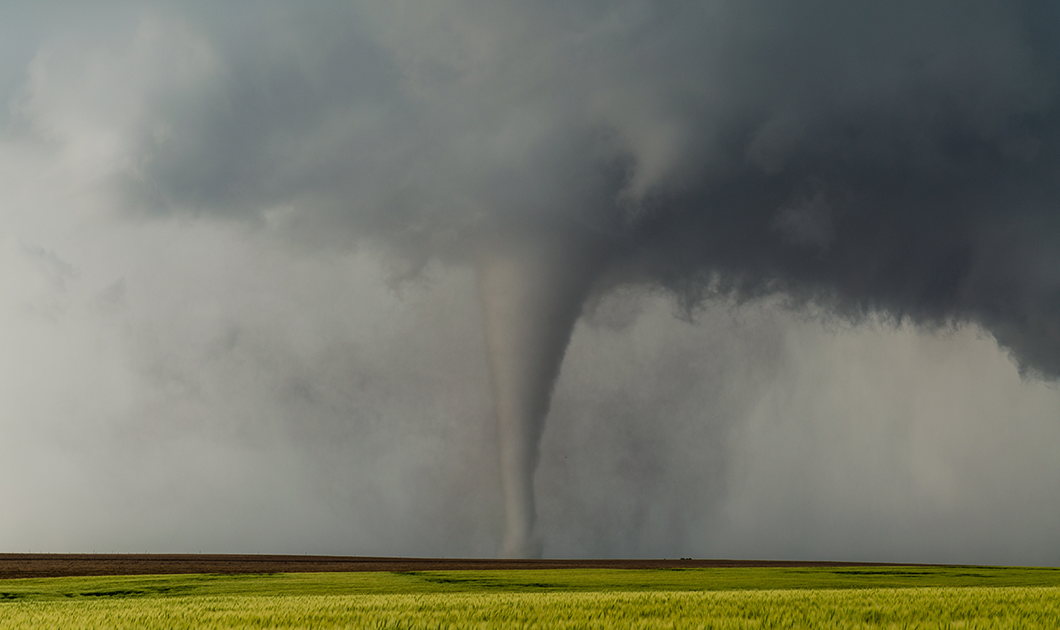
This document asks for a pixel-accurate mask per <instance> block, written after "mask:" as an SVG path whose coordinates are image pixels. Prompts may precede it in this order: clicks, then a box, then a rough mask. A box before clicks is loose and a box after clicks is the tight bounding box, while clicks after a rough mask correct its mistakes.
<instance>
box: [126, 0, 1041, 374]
mask: <svg viewBox="0 0 1060 630" xmlns="http://www.w3.org/2000/svg"><path fill="white" fill-rule="evenodd" d="M188 15H189V16H190V17H188V18H187V19H189V20H190V23H191V24H193V27H194V28H196V29H198V30H199V32H201V33H205V34H206V35H205V37H206V38H207V40H208V41H209V43H210V46H211V47H212V50H213V51H214V53H215V54H216V55H217V57H218V59H219V63H218V65H217V68H216V70H214V71H212V72H210V73H206V74H205V75H204V77H203V78H202V79H201V81H198V82H197V83H195V84H194V85H193V86H192V87H190V88H186V89H183V90H182V91H181V92H180V93H175V94H165V93H163V94H162V96H159V97H158V98H157V99H156V101H155V102H154V103H153V106H152V107H153V108H152V109H151V117H152V118H151V119H150V120H151V122H152V124H154V125H155V126H156V127H157V125H158V123H160V122H161V123H165V125H164V126H166V128H167V129H169V130H170V131H169V132H168V133H165V134H157V133H155V134H152V133H147V132H146V131H145V132H143V133H140V134H139V135H137V136H136V137H137V138H138V141H137V142H138V149H137V153H136V155H137V156H138V159H137V166H136V168H135V169H132V170H131V171H129V172H127V173H126V175H125V176H124V177H125V189H126V191H127V193H128V194H130V195H132V196H133V198H134V199H136V200H137V201H138V202H139V203H138V204H137V205H141V203H143V202H147V205H149V206H150V207H153V208H155V209H156V210H159V211H166V212H174V211H180V212H192V213H196V214H210V215H220V216H244V217H248V218H253V219H255V220H270V219H269V217H270V216H271V217H272V218H271V220H272V221H273V222H274V223H276V224H279V225H282V226H283V227H284V228H285V229H289V230H292V231H293V232H294V233H296V234H298V235H300V237H302V238H311V239H324V240H330V241H332V242H338V243H347V242H353V241H355V240H357V239H359V238H369V239H377V240H378V239H380V238H382V239H385V240H386V241H387V242H389V243H390V244H391V245H393V246H394V247H395V250H396V251H399V252H401V253H402V254H403V255H405V256H406V257H407V258H408V259H409V261H410V263H411V266H410V267H409V269H410V270H413V271H414V270H415V269H416V268H418V266H419V265H420V264H422V263H423V261H425V260H427V259H429V258H432V257H443V258H450V259H452V258H457V259H459V258H460V257H461V256H462V254H461V252H463V251H466V250H467V248H466V245H467V244H468V243H469V242H471V243H473V242H475V241H476V240H477V239H479V238H480V236H481V234H483V233H488V232H492V231H495V230H496V229H501V230H504V229H505V227H504V226H505V225H508V224H514V225H524V224H526V222H528V221H529V222H540V221H546V222H548V223H551V224H559V225H564V224H577V225H580V226H581V227H580V228H579V229H585V228H587V229H588V230H590V231H593V232H596V233H597V234H598V236H600V237H602V238H604V239H606V240H607V241H608V242H610V243H611V246H612V248H613V251H614V252H615V253H616V255H615V256H614V257H613V261H614V262H613V264H612V271H611V272H610V274H609V275H608V276H607V277H609V278H610V279H611V281H613V282H614V281H625V280H636V281H646V282H651V283H660V284H662V285H664V286H666V287H669V288H670V289H673V290H674V291H675V292H677V294H678V295H680V296H681V297H682V298H683V299H685V300H686V302H688V303H690V304H694V303H696V302H697V301H698V300H700V299H702V298H704V297H707V296H710V295H716V294H735V295H736V296H753V295H759V294H766V293H773V292H784V293H788V294H791V295H792V296H794V297H795V298H796V300H812V301H815V302H818V303H821V304H825V305H827V306H829V307H834V309H835V310H837V311H839V312H842V313H844V314H849V315H852V316H855V317H858V316H862V315H864V314H867V313H870V312H883V313H885V314H887V315H889V316H893V317H894V318H895V319H896V320H901V319H905V318H908V319H911V320H913V321H916V322H921V323H929V324H946V323H950V322H957V321H972V322H977V323H980V324H982V325H983V326H984V327H986V328H987V329H988V330H990V331H991V332H992V333H993V334H994V335H995V336H996V337H997V338H998V339H999V341H1000V342H1001V343H1002V344H1004V345H1005V346H1006V347H1007V348H1010V349H1011V351H1012V352H1013V355H1014V357H1015V358H1016V359H1017V361H1018V362H1019V363H1020V365H1021V366H1022V367H1023V368H1026V369H1029V370H1032V371H1036V372H1040V373H1043V374H1047V375H1049V376H1056V375H1058V374H1060V326H1058V322H1060V272H1058V271H1057V270H1058V269H1060V260H1058V259H1057V258H1058V256H1060V254H1057V252H1060V247H1058V245H1060V213H1058V212H1057V211H1056V203H1057V201H1058V199H1060V190H1058V182H1057V174H1058V170H1057V167H1058V165H1060V155H1058V151H1057V147H1058V140H1060V138H1058V132H1060V110H1058V106H1057V103H1058V101H1057V84H1056V77H1057V76H1060V53H1058V49H1057V46H1056V44H1055V43H1054V42H1055V40H1056V38H1055V36H1054V35H1055V33H1056V32H1057V29H1060V9H1057V8H1056V6H1055V4H1053V3H1048V2H1033V1H1023V2H1008V1H1006V2H1001V1H991V0H980V1H976V2H951V1H946V0H934V1H931V2H890V3H884V4H875V3H848V2H829V1H823V0H822V1H816V2H800V3H786V2H772V1H766V0H759V1H755V2H697V3H687V2H650V3H649V2H623V3H617V4H616V3H611V2H606V3H604V2H598V3H593V2H582V3H575V4H572V3H566V2H564V3H540V2H535V3H515V4H513V3H505V4H503V5H497V4H495V3H487V2H467V1H452V2H444V3H432V4H431V5H430V6H420V5H418V4H417V3H406V2H387V3H370V2H369V3H357V4H352V5H345V4H343V5H314V6H313V7H312V8H308V9H301V8H300V9H291V8H289V7H281V6H268V7H267V8H265V9H263V10H260V11H259V10H255V11H238V12H236V11H235V10H233V9H232V8H228V9H225V10H224V12H223V13H222V10H220V9H209V10H206V9H204V10H202V11H198V12H196V11H190V12H188ZM148 127H150V125H147V126H145V127H144V129H145V130H146V129H147V128H148ZM278 208H279V209H282V210H277V209H278ZM498 226H499V227H498ZM559 229H562V228H559Z"/></svg>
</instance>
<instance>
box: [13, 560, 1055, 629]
mask: <svg viewBox="0 0 1060 630" xmlns="http://www.w3.org/2000/svg"><path fill="white" fill-rule="evenodd" d="M0 628H5V629H14V628H63V629H78V628H147V629H154V628H167V629H169V628H174V629H177V628H725V629H729V628H740V629H744V628H748V629H750V628H895V629H897V628H932V629H934V628H1060V569H1049V568H1040V569H1039V568H1001V567H919V566H918V567H836V568H776V567H769V568H710V569H667V570H628V569H627V570H623V569H612V570H608V569H566V570H530V571H526V570H523V571H496V570H493V571H424V572H414V573H305V574H272V575H235V576H221V575H168V576H167V575H161V576H121V577H91V578H83V577H79V578H48V579H22V580H2V581H0Z"/></svg>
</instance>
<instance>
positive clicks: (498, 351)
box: [478, 230, 603, 558]
mask: <svg viewBox="0 0 1060 630" xmlns="http://www.w3.org/2000/svg"><path fill="white" fill-rule="evenodd" d="M602 260H603V256H602V252H601V251H600V247H599V246H598V245H597V244H595V243H593V242H591V240H589V239H587V238H584V237H583V238H579V237H578V235H576V234H571V233H563V232H556V231H540V230H529V231H525V232H521V233H517V234H507V235H503V236H498V237H495V238H492V239H490V241H489V243H488V244H487V245H486V246H485V247H484V248H483V250H482V252H481V255H480V257H479V262H478V289H479V299H480V301H481V303H482V313H483V319H484V332H485V336H486V350H487V354H488V361H489V369H490V378H491V382H492V387H493V400H494V406H495V411H496V416H497V430H498V437H499V441H500V449H499V454H500V479H501V485H502V487H503V490H504V517H505V526H504V537H503V542H502V544H501V550H500V555H501V556H502V557H505V558H536V557H541V552H542V541H541V538H540V536H539V535H538V533H537V532H536V530H535V521H536V518H537V516H536V509H535V503H534V480H533V477H534V470H535V469H536V468H537V462H538V454H539V450H540V443H541V435H542V433H543V431H544V428H545V417H546V416H547V415H548V411H549V405H550V402H551V398H552V390H553V387H554V386H555V383H556V378H557V376H558V375H559V370H560V365H561V364H562V362H563V355H564V353H565V352H566V350H567V344H568V343H569V342H570V337H571V332H572V331H573V329H574V324H575V322H576V321H577V319H578V316H579V314H580V313H581V308H582V303H583V302H584V300H585V297H586V295H587V294H588V292H589V291H590V290H591V288H592V285H593V282H594V280H595V279H596V276H597V274H598V271H599V269H600V267H601V263H602Z"/></svg>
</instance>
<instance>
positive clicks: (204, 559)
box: [0, 553, 894, 579]
mask: <svg viewBox="0 0 1060 630" xmlns="http://www.w3.org/2000/svg"><path fill="white" fill-rule="evenodd" d="M849 566H894V565H888V564H885V563H872V562H796V561H765V560H688V559H685V560H495V559H485V558H459V559H458V558H453V559H450V558H372V557H359V556H283V555H227V554H87V553H0V579H10V578H35V577H66V576H80V575H169V574H176V573H219V574H237V573H316V572H321V573H327V572H354V571H452V570H467V569H472V570H483V569H672V568H686V569H687V568H693V567H849Z"/></svg>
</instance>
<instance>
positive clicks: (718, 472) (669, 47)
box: [0, 0, 1060, 564]
mask: <svg viewBox="0 0 1060 630" xmlns="http://www.w3.org/2000/svg"><path fill="white" fill-rule="evenodd" d="M92 4H93V6H91V7H89V8H86V5H82V4H67V3H32V4H31V3H23V4H19V3H15V5H14V6H12V7H5V8H4V9H0V18H2V19H0V23H2V24H3V26H0V41H2V42H3V44H2V46H3V49H2V51H0V52H2V54H0V58H2V62H0V94H2V95H3V97H4V100H5V103H6V104H7V105H8V107H7V109H6V110H5V113H4V114H3V134H2V136H0V471H2V472H3V474H4V476H5V478H6V479H8V480H9V483H8V484H6V486H5V489H4V491H3V496H4V499H5V505H6V506H7V507H5V510H4V513H5V518H4V519H3V522H2V523H0V550H3V551H30V550H32V551H93V550H95V551H152V552H163V551H183V552H195V551H203V552H206V551H210V552H277V553H341V554H372V555H446V556H493V555H496V554H497V553H498V550H500V551H501V552H502V553H505V554H509V555H534V554H536V553H538V552H539V551H542V552H543V553H544V554H545V555H546V556H560V557H563V556H609V557H617V556H661V557H678V556H714V557H745V558H752V557H753V558H775V559H780V558H813V559H848V560H881V561H883V560H895V561H919V562H935V561H938V562H969V563H1005V564H1056V563H1057V562H1060V545H1058V544H1057V543H1056V542H1055V535H1054V533H1055V532H1056V531H1057V530H1058V528H1060V507H1058V505H1060V504H1058V503H1057V502H1056V501H1055V495H1056V489H1057V481H1056V480H1057V479H1060V460H1058V459H1057V458H1056V457H1055V452H1056V447H1057V445H1060V392H1058V391H1057V389H1056V385H1055V381H1054V380H1053V379H1055V378H1056V377H1057V375H1058V374H1060V254H1058V252H1060V213H1058V212H1057V202H1058V201H1060V190H1058V188H1057V182H1058V181H1060V180H1057V177H1056V176H1057V174H1058V173H1060V152H1058V151H1057V147H1058V146H1060V145H1058V142H1060V100H1058V98H1060V93H1058V89H1057V86H1056V82H1055V77H1056V76H1058V73H1060V49H1058V47H1057V45H1056V41H1060V40H1057V39H1056V37H1055V33H1056V32H1057V31H1056V29H1057V28H1058V27H1060V11H1058V10H1057V9H1056V8H1055V7H1054V5H1053V4H1051V3H1047V2H1033V1H1023V2H1011V1H1009V2H1001V1H1000V0H997V1H991V0H979V1H976V2H955V1H952V2H951V1H944V0H933V1H929V2H923V1H921V2H893V3H888V4H886V5H880V6H879V7H867V6H861V5H858V6H854V5H849V4H848V3H843V2H838V1H837V2H831V1H824V0H819V1H814V2H806V3H799V4H797V5H793V4H790V3H783V2H773V1H767V0H755V1H750V2H749V1H743V2H727V1H713V2H706V1H704V2H696V3H687V2H634V1H629V2H619V3H613V2H582V3H568V2H564V3H560V2H534V3H530V2H526V3H507V4H503V5H497V4H496V3H488V2H477V1H470V0H448V1H445V2H433V3H430V4H424V5H421V4H420V3H414V2H403V1H398V0H391V1H389V2H352V3H337V2H336V3H327V2H320V3H313V4H312V5H311V6H309V7H300V8H292V7H290V6H286V5H284V4H282V3H239V2H235V3H226V4H225V5H224V6H223V8H217V7H215V6H213V4H212V3H198V2H186V3H184V2H154V3H147V2H145V3H135V4H133V3H118V2H115V3H103V2H100V3H92ZM529 304H532V305H534V307H532V308H531V307H528V306H526V305H529ZM512 313H515V314H516V315H517V316H515V315H511V314H512ZM527 331H531V332H527ZM557 373H558V378H557V377H556V374H557ZM505 383H509V384H510V385H511V387H508V386H506V385H505ZM506 387H508V388H507V389H506ZM513 388H514V389H513ZM520 388H525V389H520ZM505 392H515V393H505ZM505 401H507V402H505ZM505 409H510V411H505ZM498 414H499V415H500V417H501V422H500V425H499V426H500V428H498V421H497V418H496V416H497V415H498ZM546 414H547V421H546V420H545V418H546ZM506 417H507V418H511V419H510V420H505V418H506ZM505 427H515V429H513V431H514V433H515V434H518V435H519V436H521V437H519V438H518V439H517V440H515V442H512V440H513V439H514V438H506V437H505V436H506V435H508V434H507V433H506V431H508V429H506V428H505ZM520 432H522V433H520ZM538 440H540V442H539V441H538ZM502 442H503V443H505V444H514V443H516V442H517V443H518V447H517V448H516V449H515V452H516V455H512V456H507V455H505V456H502V457H500V458H499V457H498V452H499V450H500V451H501V452H504V450H503V447H502V446H501V443H502ZM506 458H507V459H506ZM502 462H508V463H502ZM512 462H514V463H512ZM535 463H536V466H535ZM504 471H508V472H504ZM512 471H515V472H512ZM505 475H507V476H505ZM529 480H533V482H534V488H535V489H536V505H535V502H534V493H533V492H529V493H528V491H527V483H528V482H529ZM520 484H522V485H520ZM505 488H507V494H506V493H505ZM519 493H522V495H519ZM516 495H519V496H522V498H520V499H519V500H517V501H515V503H514V504H513V503H512V497H513V496H516ZM524 495H525V496H524ZM506 496H507V498H508V502H507V510H508V512H507V517H506V516H505V509H506V507H505V506H506V500H505V497H506ZM513 514H515V515H516V516H513ZM520 514H521V516H520ZM535 514H536V517H535ZM506 518H507V525H506V524H505V523H506ZM535 519H536V520H535ZM513 523H514V524H513ZM513 532H515V533H513ZM538 545H540V548H538V547H537V546H538Z"/></svg>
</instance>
